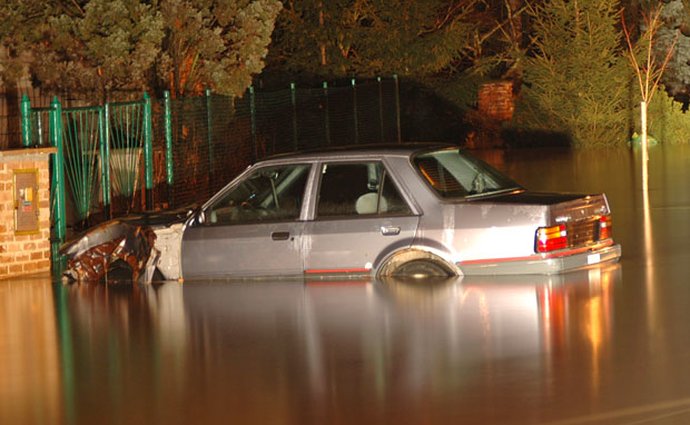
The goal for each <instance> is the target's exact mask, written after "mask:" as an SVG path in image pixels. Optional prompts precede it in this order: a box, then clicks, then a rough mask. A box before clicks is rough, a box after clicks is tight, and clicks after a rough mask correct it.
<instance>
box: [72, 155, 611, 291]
mask: <svg viewBox="0 0 690 425" xmlns="http://www.w3.org/2000/svg"><path fill="white" fill-rule="evenodd" d="M127 220H129V221H127ZM120 221H127V222H128V223H129V224H130V225H131V226H133V228H137V226H138V225H140V224H141V223H142V221H141V220H139V221H137V220H131V219H125V220H120ZM111 225H112V224H111ZM148 228H150V229H152V230H153V232H154V233H155V236H156V238H155V242H154V243H153V246H152V248H151V249H150V253H149V255H148V257H147V258H141V255H139V260H140V261H139V262H138V263H137V264H138V266H137V265H135V266H134V268H136V267H142V268H145V269H147V271H148V273H144V275H145V276H147V278H150V276H152V273H151V271H152V269H153V268H155V269H156V270H157V271H158V272H160V273H161V274H162V276H163V277H164V278H165V279H178V278H184V279H196V278H201V279H206V278H226V277H261V276H276V275H280V276H290V275H293V276H294V275H299V276H305V275H306V276H313V277H322V276H330V275H375V276H388V275H406V276H418V275H423V276H428V275H443V276H448V275H478V274H479V275H495V274H552V273H559V272H562V271H566V270H573V269H580V268H586V267H591V266H594V265H597V264H600V263H606V262H611V261H616V260H618V258H619V257H620V255H621V249H620V246H619V245H616V244H615V243H614V241H613V239H612V235H611V215H610V209H609V205H608V201H607V199H606V196H605V195H604V194H591V195H578V194H556V193H537V192H531V191H528V190H526V189H525V188H523V187H521V186H520V185H518V184H516V183H515V182H513V181H512V180H511V179H509V178H508V177H506V176H504V175H502V174H501V173H499V172H498V171H496V170H494V169H493V168H491V167H489V166H488V165H486V164H484V163H483V162H481V161H479V160H477V159H475V158H473V157H472V156H470V155H468V154H467V153H465V152H463V151H461V150H459V149H457V148H455V147H451V146H443V145H429V144H399V145H390V146H369V147H366V146H362V147H358V148H340V149H338V148H334V149H329V150H320V151H314V152H309V153H295V154H288V155H281V156H276V157H273V158H271V159H267V160H264V161H260V162H258V163H256V164H254V165H252V166H250V167H249V168H247V169H246V170H245V171H244V172H243V173H242V174H241V175H240V176H238V177H237V178H236V179H234V180H233V181H232V182H231V183H229V184H228V185H227V186H226V187H225V188H223V189H222V190H221V191H220V192H218V193H217V194H216V195H214V196H213V197H212V198H211V199H210V200H208V201H207V202H206V203H205V204H204V205H203V206H201V207H199V208H197V209H196V210H194V211H193V212H190V214H189V215H188V216H187V217H186V218H185V219H184V220H182V221H178V222H177V223H174V224H171V225H170V224H168V225H163V224H155V225H148ZM98 231H99V230H98V228H95V229H93V230H92V231H91V232H89V233H91V234H93V232H98ZM89 233H87V236H88V235H89ZM92 240H93V238H92ZM82 242H83V239H82ZM75 244H76V245H75ZM75 246H80V247H81V248H79V249H77V248H75ZM93 249H94V247H93V246H90V245H89V244H84V243H82V244H81V245H79V241H77V242H75V243H73V244H72V245H68V246H67V247H66V248H65V249H64V250H63V252H64V253H66V254H67V255H68V258H69V263H70V264H71V266H70V268H69V269H68V271H67V273H68V274H69V273H72V276H73V277H77V278H79V277H80V276H81V277H83V274H82V275H80V274H79V273H75V272H74V270H76V269H77V268H78V266H79V264H80V258H81V257H85V256H86V254H87V253H89V252H91V253H92V254H93V251H92V250H93ZM91 257H93V256H91ZM109 258H112V256H111V257H109ZM108 261H111V260H107V261H106V262H108ZM131 264H134V262H130V265H131ZM75 267H76V268H75ZM70 270H71V272H70ZM106 270H107V269H106Z"/></svg>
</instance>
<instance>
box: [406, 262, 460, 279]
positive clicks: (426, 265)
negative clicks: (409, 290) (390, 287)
mask: <svg viewBox="0 0 690 425" xmlns="http://www.w3.org/2000/svg"><path fill="white" fill-rule="evenodd" d="M452 275H453V274H452V273H450V272H449V271H448V270H447V268H446V267H444V266H442V265H441V264H438V263H436V262H434V261H430V260H412V261H408V262H407V263H404V264H401V265H400V266H398V267H397V268H396V269H395V270H393V274H392V276H394V277H402V276H404V277H414V278H427V277H450V276H452Z"/></svg>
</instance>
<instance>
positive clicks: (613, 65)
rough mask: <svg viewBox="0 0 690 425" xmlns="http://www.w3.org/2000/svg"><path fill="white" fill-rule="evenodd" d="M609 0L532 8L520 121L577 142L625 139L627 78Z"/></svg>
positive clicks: (566, 0)
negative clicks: (530, 45)
mask: <svg viewBox="0 0 690 425" xmlns="http://www.w3.org/2000/svg"><path fill="white" fill-rule="evenodd" d="M618 12H619V11H618V6H617V2H616V1H610V0H578V1H570V0H547V1H546V2H545V3H544V4H543V5H540V6H536V7H534V8H533V9H532V10H531V12H530V15H531V17H532V18H533V20H534V26H533V31H534V34H535V36H534V38H533V40H532V42H533V48H534V55H533V56H532V57H528V58H527V59H526V63H525V76H524V79H525V86H524V90H523V99H522V101H521V102H520V105H519V112H518V115H519V117H520V120H521V121H522V123H523V124H525V125H527V126H536V127H539V128H542V129H543V128H546V129H550V130H557V131H566V132H568V133H569V134H570V135H571V137H572V139H573V141H574V143H575V144H576V145H579V146H594V145H614V144H616V143H620V142H621V141H622V140H624V138H625V123H626V111H627V103H626V96H625V94H626V93H625V92H626V87H627V83H628V80H629V77H630V73H629V69H628V68H627V67H626V66H625V61H624V52H623V50H622V48H621V46H622V45H621V37H620V31H619V30H618V29H617V28H616V24H617V21H618Z"/></svg>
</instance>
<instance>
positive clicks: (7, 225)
mask: <svg viewBox="0 0 690 425" xmlns="http://www.w3.org/2000/svg"><path fill="white" fill-rule="evenodd" d="M54 152H55V148H40V149H17V150H6V151H0V279H3V278H8V277H15V276H20V275H27V274H36V273H49V272H50V173H49V167H48V162H49V158H50V155H51V154H53V153H54Z"/></svg>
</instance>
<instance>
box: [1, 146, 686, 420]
mask: <svg viewBox="0 0 690 425" xmlns="http://www.w3.org/2000/svg"><path fill="white" fill-rule="evenodd" d="M481 156H483V157H484V158H485V159H487V160H488V161H489V162H491V163H493V164H495V165H496V166H497V167H498V168H500V169H502V170H504V171H506V172H507V173H508V174H510V175H512V176H513V177H514V178H515V179H516V180H518V181H520V182H522V183H524V184H525V185H526V186H528V187H529V188H532V189H539V190H561V191H578V192H579V191H584V192H601V191H604V192H606V193H607V194H608V196H609V201H610V204H611V206H612V209H613V211H614V213H613V220H614V237H615V239H617V241H618V242H619V243H621V244H622V247H623V258H622V260H621V262H620V264H617V265H612V266H607V267H603V268H595V269H591V270H586V271H580V272H576V273H569V274H565V275H558V276H522V277H501V278H490V277H488V278H487V277H483V278H469V277H468V278H459V279H455V280H450V281H442V282H424V284H419V283H411V282H405V281H385V282H379V281H339V282H324V281H316V282H304V281H295V280H286V281H270V282H207V283H185V284H180V283H176V282H171V283H165V284H159V285H150V286H146V285H142V286H138V285H127V284H119V285H114V284H111V285H102V284H100V285H99V284H89V285H86V284H72V285H63V284H52V283H51V282H50V281H49V280H47V279H40V278H34V279H15V280H10V281H4V282H0V424H3V425H6V424H7V425H14V424H17V425H24V424H28V425H31V424H90V425H92V424H171V425H172V424H192V423H193V424H220V423H233V424H304V425H309V424H319V425H320V424H450V423H454V424H508V425H510V424H547V425H556V424H558V425H565V424H687V423H690V278H689V277H688V274H689V273H688V272H689V271H690V147H682V146H681V147H665V148H661V147H655V148H653V149H651V151H650V162H649V176H650V183H649V191H648V194H649V196H648V197H646V196H644V191H643V190H642V185H641V182H640V181H641V177H640V176H641V171H640V166H639V154H638V153H635V152H631V151H627V150H625V151H590V152H566V151H555V150H534V151H509V152H482V153H481ZM646 200H648V202H647V204H648V205H645V201H646ZM646 207H647V208H646Z"/></svg>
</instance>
